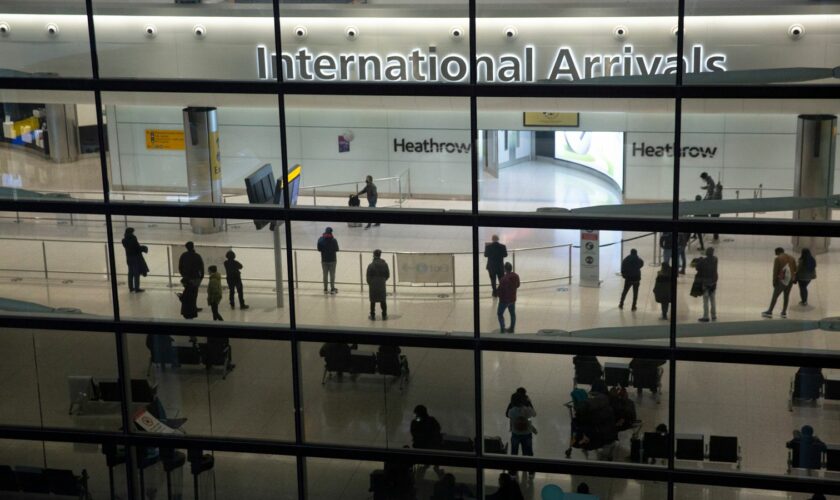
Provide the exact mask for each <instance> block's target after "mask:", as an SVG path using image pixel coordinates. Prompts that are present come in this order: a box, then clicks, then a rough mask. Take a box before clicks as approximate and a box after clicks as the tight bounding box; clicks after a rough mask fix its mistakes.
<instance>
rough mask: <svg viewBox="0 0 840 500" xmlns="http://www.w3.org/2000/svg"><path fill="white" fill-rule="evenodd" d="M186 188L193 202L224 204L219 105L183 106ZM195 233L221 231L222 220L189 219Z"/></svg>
mask: <svg viewBox="0 0 840 500" xmlns="http://www.w3.org/2000/svg"><path fill="white" fill-rule="evenodd" d="M184 144H185V147H186V155H187V188H188V192H189V199H190V202H191V203H222V161H221V153H220V152H219V122H218V120H217V118H216V108H184ZM190 224H191V225H192V229H193V232H194V233H196V234H206V233H216V232H219V231H221V230H222V227H223V220H222V219H208V218H196V217H192V218H191V219H190Z"/></svg>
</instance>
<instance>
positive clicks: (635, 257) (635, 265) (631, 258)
mask: <svg viewBox="0 0 840 500" xmlns="http://www.w3.org/2000/svg"><path fill="white" fill-rule="evenodd" d="M644 265H645V261H643V260H642V259H641V258H640V257H639V252H638V251H636V249H635V248H634V249H632V250H630V255H628V256H627V257H624V260H622V261H621V277H622V278H624V289H623V290H622V291H621V300H620V301H619V302H618V308H619V309H624V299H625V297H627V292H628V291H629V290H630V288H631V287H632V288H633V307H632V308H631V309H630V310H631V311H635V310H636V300H637V299H638V298H639V283H641V281H642V267H644Z"/></svg>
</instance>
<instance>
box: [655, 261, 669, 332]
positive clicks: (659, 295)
mask: <svg viewBox="0 0 840 500" xmlns="http://www.w3.org/2000/svg"><path fill="white" fill-rule="evenodd" d="M653 298H654V299H656V302H658V303H659V305H660V306H662V316H660V317H659V319H668V307H669V306H670V305H671V266H669V265H668V263H667V262H663V263H662V267H661V268H660V269H659V272H658V273H656V282H655V283H654V285H653Z"/></svg>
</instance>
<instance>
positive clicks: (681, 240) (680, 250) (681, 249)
mask: <svg viewBox="0 0 840 500" xmlns="http://www.w3.org/2000/svg"><path fill="white" fill-rule="evenodd" d="M690 239H691V235H690V234H688V233H679V234H678V235H677V256H678V257H679V258H680V262H679V268H680V274H685V266H686V262H685V249H686V247H688V240H690ZM676 267H677V263H676V262H675V263H674V268H676Z"/></svg>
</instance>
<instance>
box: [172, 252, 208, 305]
mask: <svg viewBox="0 0 840 500" xmlns="http://www.w3.org/2000/svg"><path fill="white" fill-rule="evenodd" d="M184 246H185V247H186V249H187V251H186V252H184V253H182V254H181V257H180V258H179V259H178V272H179V273H181V284H183V285H184V291H183V292H182V293H181V296H180V299H181V316H183V317H184V319H193V318H195V317H197V316H198V313H199V312H200V311H201V308H199V307H198V305H197V304H196V302H197V301H198V287H200V286H201V281H202V280H203V279H204V261H203V260H202V259H201V255H199V254H198V253H197V252H196V251H195V244H194V243H193V242H192V241H188V242H187V243H186V244H185V245H184Z"/></svg>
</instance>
